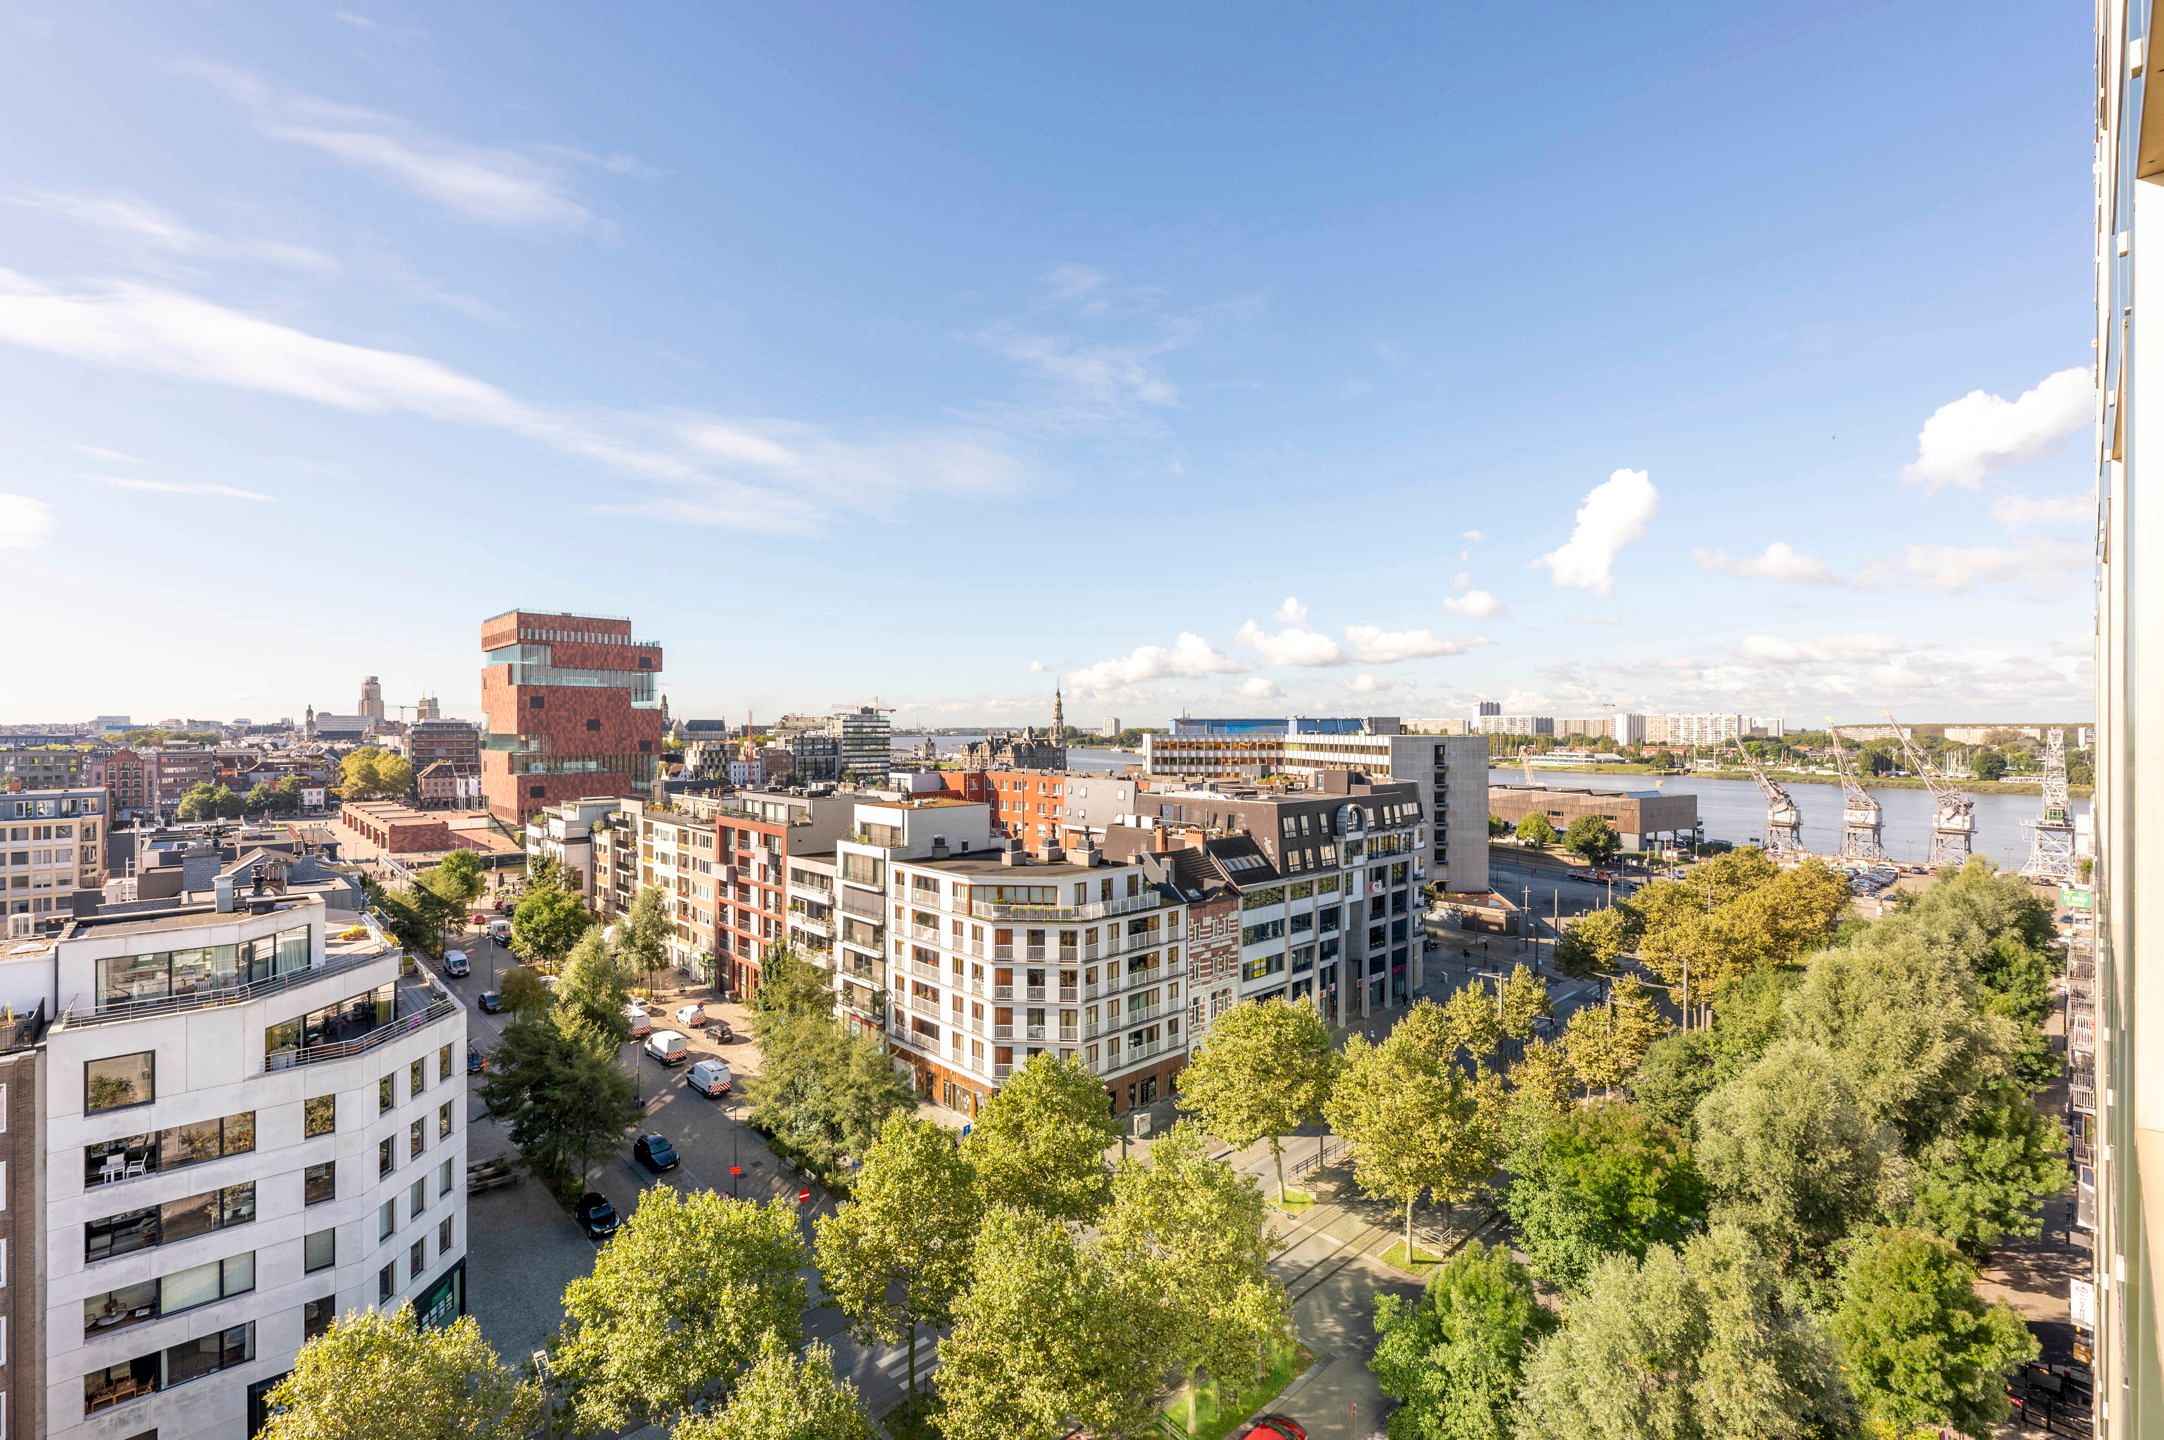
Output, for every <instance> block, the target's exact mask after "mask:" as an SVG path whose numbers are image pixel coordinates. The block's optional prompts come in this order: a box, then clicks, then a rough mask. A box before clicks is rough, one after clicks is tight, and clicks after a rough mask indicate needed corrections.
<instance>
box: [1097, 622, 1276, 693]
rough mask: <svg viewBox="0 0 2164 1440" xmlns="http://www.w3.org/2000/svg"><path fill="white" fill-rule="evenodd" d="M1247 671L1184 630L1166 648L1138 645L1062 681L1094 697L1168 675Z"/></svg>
mask: <svg viewBox="0 0 2164 1440" xmlns="http://www.w3.org/2000/svg"><path fill="white" fill-rule="evenodd" d="M1246 668H1247V667H1246V666H1244V665H1242V664H1241V663H1240V662H1239V661H1237V660H1235V659H1233V658H1232V657H1231V656H1229V655H1225V654H1221V653H1220V652H1219V651H1218V650H1217V649H1216V648H1215V647H1214V646H1212V645H1211V644H1210V642H1209V641H1207V640H1205V639H1203V638H1202V637H1201V636H1200V635H1197V634H1195V633H1194V632H1193V631H1191V630H1183V631H1181V632H1180V637H1179V638H1178V639H1177V640H1175V641H1173V642H1172V644H1171V645H1169V646H1167V645H1142V646H1138V647H1137V648H1135V649H1133V650H1131V651H1129V652H1128V653H1127V654H1125V655H1122V656H1120V657H1118V658H1117V659H1113V660H1100V661H1098V662H1097V663H1096V664H1095V665H1088V666H1084V667H1083V668H1082V669H1080V670H1075V671H1070V672H1069V673H1068V674H1067V676H1066V677H1065V678H1066V681H1067V684H1068V686H1069V687H1071V688H1072V689H1075V690H1079V691H1082V692H1083V693H1085V694H1093V695H1094V694H1102V693H1105V692H1107V691H1113V690H1119V689H1123V688H1125V687H1126V686H1130V685H1140V684H1143V683H1145V682H1147V681H1151V680H1162V679H1165V678H1166V677H1168V676H1186V677H1193V676H1200V675H1231V674H1237V673H1239V672H1240V671H1242V670H1244V669H1246Z"/></svg>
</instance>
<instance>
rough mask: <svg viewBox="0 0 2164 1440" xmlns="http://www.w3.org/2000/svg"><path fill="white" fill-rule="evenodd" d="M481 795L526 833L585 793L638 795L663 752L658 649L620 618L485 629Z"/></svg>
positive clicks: (506, 621) (544, 617)
mask: <svg viewBox="0 0 2164 1440" xmlns="http://www.w3.org/2000/svg"><path fill="white" fill-rule="evenodd" d="M481 651H482V658H481V708H482V712H483V714H484V715H485V716H486V722H485V726H484V728H485V730H486V732H487V733H486V739H485V741H484V742H483V750H482V757H481V788H482V792H483V793H484V794H485V795H486V796H487V799H488V809H489V813H490V814H492V815H494V816H495V817H496V818H497V819H498V820H500V821H502V822H503V823H504V824H505V825H507V826H511V827H513V828H518V827H523V826H524V825H525V823H526V821H527V819H528V818H529V817H530V816H532V815H534V814H535V813H536V812H538V811H541V810H545V809H547V808H548V807H549V806H551V805H556V804H561V803H562V802H564V801H566V800H577V799H581V798H583V797H586V796H591V795H636V794H641V793H644V792H646V791H649V790H651V789H652V788H653V783H654V766H655V764H656V762H657V761H658V759H659V757H660V754H661V729H662V722H661V690H660V683H661V647H660V646H659V645H655V644H651V643H648V642H645V641H641V640H636V639H634V638H632V634H631V622H630V621H629V620H625V619H620V618H613V617H610V618H604V617H600V616H588V615H567V614H558V613H551V612H546V611H533V610H511V611H506V612H505V613H504V614H501V615H497V616H493V617H491V618H490V619H488V620H485V621H483V622H482V624H481Z"/></svg>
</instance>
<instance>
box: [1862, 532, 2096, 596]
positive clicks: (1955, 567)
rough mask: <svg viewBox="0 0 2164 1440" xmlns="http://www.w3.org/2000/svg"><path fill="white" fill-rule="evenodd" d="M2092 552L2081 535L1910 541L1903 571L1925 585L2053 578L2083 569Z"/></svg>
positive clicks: (1957, 586) (1964, 586)
mask: <svg viewBox="0 0 2164 1440" xmlns="http://www.w3.org/2000/svg"><path fill="white" fill-rule="evenodd" d="M2092 559H2093V555H2092V552H2091V549H2090V547H2089V546H2088V545H2087V544H2085V543H2083V542H2081V541H2045V540H2038V541H2032V542H2030V543H2029V544H2026V545H2021V546H2018V547H2007V546H2001V545H1910V546H1906V547H1904V549H1903V551H1902V559H1901V569H1902V572H1903V573H1904V574H1905V575H1906V576H1907V577H1908V578H1909V579H1910V580H1911V581H1913V582H1915V583H1916V584H1918V585H1921V586H1922V587H1923V588H1924V589H1926V590H1946V591H1956V590H1973V589H1975V588H1976V587H1978V586H1980V585H1993V584H2003V583H2006V582H2009V581H2021V580H2040V581H2055V580H2060V579H2063V578H2066V577H2068V576H2071V575H2073V574H2076V573H2078V572H2080V571H2082V570H2084V569H2086V568H2087V567H2088V566H2089V564H2090V562H2091V560H2092Z"/></svg>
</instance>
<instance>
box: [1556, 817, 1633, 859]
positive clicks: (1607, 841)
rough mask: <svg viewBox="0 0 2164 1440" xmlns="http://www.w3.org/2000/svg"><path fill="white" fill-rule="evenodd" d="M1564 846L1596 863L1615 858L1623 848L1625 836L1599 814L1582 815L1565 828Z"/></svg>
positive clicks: (1574, 853)
mask: <svg viewBox="0 0 2164 1440" xmlns="http://www.w3.org/2000/svg"><path fill="white" fill-rule="evenodd" d="M1563 848H1564V849H1565V850H1568V851H1570V852H1571V853H1572V854H1573V855H1580V856H1583V857H1584V858H1585V859H1587V860H1590V861H1592V862H1593V863H1594V864H1596V865H1597V864H1600V863H1601V862H1603V861H1606V860H1613V859H1614V858H1615V857H1616V853H1617V852H1618V851H1620V850H1621V849H1622V848H1623V837H1622V836H1620V835H1618V834H1616V833H1615V827H1614V826H1612V825H1610V824H1609V823H1608V822H1607V821H1606V820H1603V819H1602V818H1601V817H1600V816H1598V815H1580V816H1579V817H1578V818H1577V819H1575V820H1573V821H1571V822H1570V824H1569V825H1567V826H1565V827H1564V829H1563Z"/></svg>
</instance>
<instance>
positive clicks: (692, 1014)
mask: <svg viewBox="0 0 2164 1440" xmlns="http://www.w3.org/2000/svg"><path fill="white" fill-rule="evenodd" d="M676 1023H677V1024H679V1025H685V1026H689V1027H691V1028H692V1029H697V1028H698V1027H699V1026H701V1025H704V1024H705V1023H706V1007H705V1006H704V1005H679V1006H677V1007H676Z"/></svg>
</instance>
